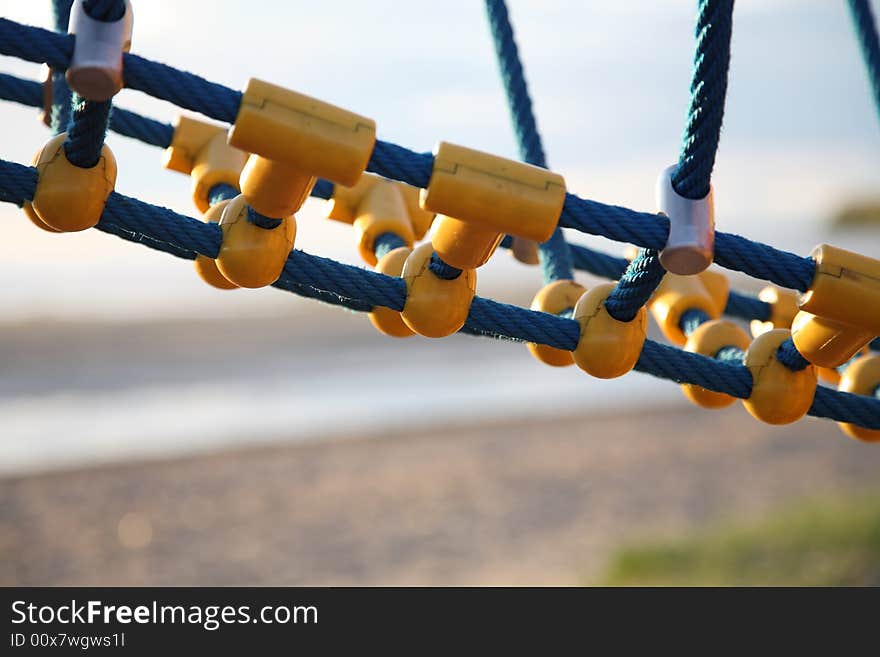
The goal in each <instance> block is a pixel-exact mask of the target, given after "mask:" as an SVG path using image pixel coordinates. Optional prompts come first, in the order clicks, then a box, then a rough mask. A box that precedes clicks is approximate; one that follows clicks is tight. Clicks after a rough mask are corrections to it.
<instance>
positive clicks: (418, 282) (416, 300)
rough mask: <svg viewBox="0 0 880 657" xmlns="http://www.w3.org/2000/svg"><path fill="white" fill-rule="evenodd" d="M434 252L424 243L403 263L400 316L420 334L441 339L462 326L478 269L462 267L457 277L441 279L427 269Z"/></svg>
mask: <svg viewBox="0 0 880 657" xmlns="http://www.w3.org/2000/svg"><path fill="white" fill-rule="evenodd" d="M433 252H434V247H433V246H431V243H430V242H426V243H425V244H421V245H419V246H417V247H416V248H415V250H413V252H412V253H411V254H410V255H409V257H408V258H407V259H406V262H405V263H404V264H403V272H402V273H401V277H402V278H403V280H404V281H406V305H404V307H403V312H402V313H401V317H402V318H403V321H404V323H406V325H407V326H409V327H410V328H411V329H412V330H413V331H415V332H416V333H418V334H419V335H423V336H425V337H427V338H444V337H446V336H447V335H452V334H453V333H455V332H456V331H458V330H459V329H461V327H462V326H464V323H465V320H466V319H467V316H468V312H469V311H470V308H471V302H472V301H473V300H474V294H475V292H476V289H477V272H476V271H475V270H473V269H465V270H463V271H462V272H461V275H460V276H459V277H458V278H454V279H452V280H445V279H442V278H440V277H439V276H437V275H436V274H434V272H432V271H431V270H430V268H429V265H430V264H431V255H432V254H433Z"/></svg>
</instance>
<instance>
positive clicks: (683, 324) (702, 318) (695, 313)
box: [678, 308, 710, 337]
mask: <svg viewBox="0 0 880 657" xmlns="http://www.w3.org/2000/svg"><path fill="white" fill-rule="evenodd" d="M709 319H710V317H709V315H707V314H706V313H705V312H703V311H702V310H700V309H699V308H692V309H690V310H686V311H685V312H683V313H682V314H681V319H679V321H678V326H679V328H680V329H681V332H682V333H684V334H685V335H686V336H688V337H690V335H691V333H693V332H694V331H696V330H697V329H698V328H699V327H700V326H701V325H703V324H705V323H706V322H708V321H709Z"/></svg>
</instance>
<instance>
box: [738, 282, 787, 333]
mask: <svg viewBox="0 0 880 657" xmlns="http://www.w3.org/2000/svg"><path fill="white" fill-rule="evenodd" d="M758 298H759V299H760V300H761V301H764V302H766V303H769V304H770V319H769V320H767V321H766V322H764V321H761V320H760V319H753V320H752V321H751V322H750V323H749V328H750V329H751V331H752V337H755V338H757V337H758V336H759V335H761V334H762V333H766V332H767V331H770V330H772V329H775V328H784V329H787V328H791V325H792V323H793V322H794V317H795V315H797V314H798V294H797V292H795V291H793V290H785V289H782V288H779V287H776V286H775V285H768V286H767V287H765V288H764V289H762V290H761V291H760V292H759V293H758Z"/></svg>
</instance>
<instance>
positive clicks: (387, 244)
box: [373, 233, 406, 260]
mask: <svg viewBox="0 0 880 657" xmlns="http://www.w3.org/2000/svg"><path fill="white" fill-rule="evenodd" d="M402 246H406V242H404V241H403V238H402V237H401V236H400V235H398V234H397V233H382V234H381V235H379V237H377V238H376V239H375V240H373V253H375V254H376V259H377V260H379V259H381V258H382V256H384V255H385V254H386V253H389V252H391V251H393V250H394V249H399V248H400V247H402Z"/></svg>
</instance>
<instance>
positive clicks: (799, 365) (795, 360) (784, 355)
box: [776, 338, 810, 372]
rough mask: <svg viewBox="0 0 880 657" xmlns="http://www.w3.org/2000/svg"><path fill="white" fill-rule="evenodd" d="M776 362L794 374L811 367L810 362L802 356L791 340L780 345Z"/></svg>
mask: <svg viewBox="0 0 880 657" xmlns="http://www.w3.org/2000/svg"><path fill="white" fill-rule="evenodd" d="M776 360H778V361H779V362H780V363H782V364H783V365H785V366H786V367H787V368H788V369H790V370H791V371H792V372H800V371H801V370H803V369H806V368H807V367H809V365H810V361H808V360H807V359H806V358H804V357H803V355H801V352H799V351H798V350H797V347H795V346H794V342H792V339H791V338H789V339H788V340H786V341H785V342H783V343H782V344H781V345H779V349H778V350H777V351H776Z"/></svg>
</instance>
